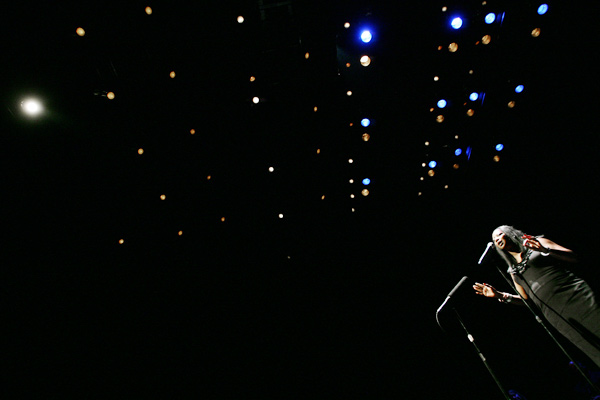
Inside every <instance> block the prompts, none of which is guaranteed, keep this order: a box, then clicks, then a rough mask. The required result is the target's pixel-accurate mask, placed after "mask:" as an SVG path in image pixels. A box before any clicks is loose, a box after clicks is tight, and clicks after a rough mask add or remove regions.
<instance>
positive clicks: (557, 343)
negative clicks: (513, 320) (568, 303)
mask: <svg viewBox="0 0 600 400" xmlns="http://www.w3.org/2000/svg"><path fill="white" fill-rule="evenodd" d="M494 265H495V266H496V269H497V270H498V272H499V273H500V275H502V277H503V278H504V279H505V280H506V282H507V283H508V285H509V286H510V287H511V288H512V289H513V290H514V291H515V293H517V294H518V295H519V297H520V298H521V301H522V302H523V304H525V305H526V306H527V308H528V309H529V311H531V313H532V314H533V316H534V317H535V320H536V321H537V322H538V323H539V324H540V325H541V326H542V327H543V328H544V330H545V331H546V332H547V333H548V335H550V337H551V338H552V340H553V341H554V343H556V345H557V346H558V347H559V348H560V349H561V350H562V352H563V353H564V354H565V355H566V356H567V358H568V359H569V360H570V361H571V363H572V364H573V365H574V366H575V368H576V369H577V371H579V373H580V374H581V376H583V378H584V379H585V380H586V382H587V383H588V384H589V385H590V386H591V387H592V388H593V389H594V390H595V391H596V393H598V394H600V388H598V386H596V385H595V384H594V383H593V382H592V381H591V380H590V378H589V377H588V376H587V375H586V373H585V372H584V371H583V370H582V369H581V367H579V365H578V363H576V362H575V361H573V357H571V355H570V354H569V353H568V352H567V350H566V349H565V348H564V347H563V345H562V344H560V342H559V341H558V339H556V337H555V336H554V335H553V334H552V332H551V331H550V329H548V327H547V326H546V324H544V321H543V320H542V319H541V318H540V317H539V316H538V315H537V313H536V312H535V310H534V309H533V308H532V307H531V304H529V303H528V302H527V301H525V299H524V298H523V296H522V295H521V293H520V292H519V291H518V290H517V288H516V287H515V285H514V282H512V281H511V280H510V279H508V278H507V277H506V275H505V274H504V273H503V272H502V270H501V269H500V267H499V266H498V263H496V262H494Z"/></svg>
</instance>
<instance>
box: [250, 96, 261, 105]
mask: <svg viewBox="0 0 600 400" xmlns="http://www.w3.org/2000/svg"><path fill="white" fill-rule="evenodd" d="M259 101H260V99H259V98H258V97H254V98H253V99H252V102H253V103H254V104H258V102H259Z"/></svg>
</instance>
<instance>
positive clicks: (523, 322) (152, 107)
mask: <svg viewBox="0 0 600 400" xmlns="http://www.w3.org/2000/svg"><path fill="white" fill-rule="evenodd" d="M179 3H181V4H179ZM147 5H150V6H152V7H153V11H154V12H153V14H152V15H146V14H145V12H144V8H145V7H146V6H147ZM442 5H448V6H449V7H450V8H451V9H452V10H454V9H464V10H466V12H470V13H472V14H477V15H480V14H481V13H483V12H484V11H482V10H485V8H484V7H483V6H481V4H480V3H475V2H473V3H461V4H456V5H454V6H453V5H452V4H442V3H439V4H438V3H433V2H431V3H430V2H428V4H427V5H414V4H411V5H409V4H406V5H390V4H384V2H377V1H370V2H368V1H367V2H343V3H342V2H340V3H339V4H336V3H328V4H321V3H320V2H312V1H304V2H303V1H297V2H292V10H293V11H292V13H291V14H290V13H289V12H288V11H286V8H285V7H279V8H277V7H275V8H273V9H268V10H267V14H266V18H265V20H264V21H262V22H261V19H260V12H259V11H260V8H259V4H258V3H255V2H252V1H247V2H241V1H239V2H224V3H223V4H221V3H210V4H201V3H199V2H195V3H193V4H192V3H184V2H175V3H174V2H164V3H156V4H145V3H141V2H138V1H135V2H131V3H129V2H128V4H121V3H107V2H95V3H89V4H85V3H77V4H69V3H62V4H46V3H43V4H36V3H23V2H19V3H18V4H16V3H15V4H12V5H9V6H7V7H6V8H5V10H4V12H3V19H4V23H3V28H2V29H3V32H2V35H3V36H2V37H3V40H2V41H3V43H4V46H3V47H4V50H3V53H4V58H3V62H2V67H1V68H2V70H3V71H2V93H3V108H2V120H3V122H2V124H3V126H2V145H1V149H2V150H1V151H2V158H1V159H2V175H3V179H2V183H3V194H2V198H3V204H4V206H3V209H4V211H5V212H4V213H3V222H4V223H3V226H4V231H5V234H6V239H5V241H4V243H5V246H4V248H5V255H6V262H5V263H4V265H3V267H2V275H3V278H2V302H3V305H4V306H5V309H6V311H7V312H6V315H7V317H6V319H5V331H6V332H7V333H9V335H8V337H9V339H8V340H7V341H6V350H7V355H8V357H7V358H6V360H7V362H6V364H7V365H8V366H9V368H10V369H11V370H12V371H13V373H14V379H12V382H13V383H16V385H10V386H8V387H7V390H9V391H11V392H12V391H14V393H16V394H18V397H21V398H22V397H40V396H43V397H45V398H64V397H66V396H69V395H74V396H77V397H80V398H140V397H161V398H162V397H165V396H170V397H179V398H186V397H192V396H193V397H200V398H298V397H302V398H349V397H356V398H436V397H438V398H446V397H447V398H467V399H471V398H473V399H476V398H477V399H479V398H502V396H501V394H500V392H499V390H498V388H497V387H496V385H495V384H494V381H493V380H492V378H491V377H490V375H489V374H488V373H487V370H486V369H485V367H484V365H483V364H482V363H481V361H480V360H479V358H478V357H477V355H476V354H475V352H474V350H473V348H472V346H471V345H470V344H469V342H468V341H467V339H466V337H465V334H464V333H463V332H462V331H461V330H460V327H459V326H458V325H457V324H456V318H455V316H454V315H453V313H452V308H453V307H456V309H457V310H459V311H460V312H461V315H462V316H463V317H464V320H465V323H466V325H467V326H468V327H469V329H471V333H472V334H473V335H474V336H475V337H476V339H477V343H478V345H479V346H480V348H481V350H482V351H483V352H484V354H485V355H486V356H487V358H488V360H489V362H490V364H491V366H492V368H493V369H494V371H495V372H496V373H497V375H498V377H499V379H500V380H501V381H502V383H503V385H504V386H505V387H506V388H507V389H515V390H519V391H521V392H522V393H524V394H525V395H526V396H527V397H528V398H529V399H549V398H561V399H564V398H577V394H576V392H575V391H574V390H573V387H574V386H575V384H576V382H577V380H578V378H577V376H576V375H575V374H574V373H573V372H572V371H571V370H570V369H569V368H568V360H567V359H566V358H565V357H564V356H563V355H562V354H561V353H560V352H559V350H558V348H557V347H556V346H555V345H554V344H553V343H552V342H551V341H550V339H549V338H548V336H547V335H546V334H545V333H544V332H543V330H542V329H541V328H540V327H539V326H538V325H537V324H536V323H535V321H534V320H533V318H532V317H531V316H530V315H529V314H528V313H527V311H526V310H525V309H517V308H512V307H507V306H503V305H500V304H497V303H496V302H494V301H490V300H488V301H486V300H487V299H480V298H476V297H475V296H474V295H472V294H471V293H470V284H471V283H472V282H474V281H486V282H490V283H492V284H494V285H495V286H497V287H498V288H499V289H501V290H508V286H507V285H506V283H505V282H504V281H503V280H502V278H501V277H500V275H499V274H498V272H497V271H496V270H495V268H494V267H493V265H492V264H487V265H485V266H482V267H477V266H476V263H477V260H478V258H479V256H480V255H481V252H482V251H483V250H484V249H485V246H486V244H487V243H488V241H489V238H490V235H491V232H492V230H493V229H494V228H495V227H496V226H498V225H501V224H512V225H515V226H517V227H519V228H521V229H523V230H525V231H527V232H528V233H532V234H545V235H546V236H547V237H550V238H552V239H553V240H555V241H556V242H558V243H560V244H562V245H564V246H566V247H569V248H572V249H574V250H576V251H577V252H578V253H579V254H580V256H581V258H582V263H581V265H580V266H578V267H577V272H578V274H579V275H581V276H583V277H585V278H586V279H588V280H589V281H590V282H591V283H594V282H595V281H597V280H598V278H597V273H596V271H595V270H594V267H595V260H594V250H595V246H596V243H595V242H596V239H595V227H596V225H597V221H598V210H597V203H598V192H597V190H596V184H597V174H598V172H599V171H598V160H597V148H598V147H597V144H598V140H597V128H596V119H597V115H596V114H597V110H596V108H597V106H596V105H597V101H596V94H597V92H598V83H597V79H596V76H595V75H596V69H597V66H598V63H597V51H598V50H597V49H598V44H599V43H598V38H597V35H596V32H595V30H594V26H595V25H594V20H593V16H594V13H593V11H594V10H593V9H591V8H590V6H589V5H588V6H585V7H583V6H581V5H577V6H576V5H575V4H568V5H567V4H553V3H552V4H550V12H549V13H548V15H547V16H545V18H546V19H536V15H535V10H536V8H537V4H534V3H529V2H523V3H522V4H520V6H519V7H516V6H514V5H511V4H504V3H501V2H499V3H492V2H489V4H488V6H487V7H490V8H492V7H496V9H507V10H509V11H511V10H512V11H514V14H510V12H509V11H507V19H506V21H505V23H504V26H503V29H504V30H502V31H499V32H498V33H497V35H496V36H494V40H497V43H498V45H497V46H496V47H491V46H493V45H496V41H493V42H492V44H490V49H491V50H489V51H488V50H486V52H483V51H482V52H481V53H477V52H476V51H475V50H473V49H474V48H476V47H474V46H472V45H471V44H469V45H467V44H465V46H464V48H465V51H464V53H462V52H461V51H459V52H458V53H457V54H456V57H454V58H451V55H449V53H448V52H447V51H446V50H445V47H446V46H447V44H448V43H450V42H451V41H454V40H455V39H456V41H457V42H458V43H459V46H461V45H462V43H472V42H473V40H471V39H472V37H476V36H478V35H479V32H478V31H476V29H475V28H471V30H470V31H469V30H466V28H468V27H466V28H465V32H471V33H464V34H457V33H453V32H450V31H449V30H448V29H447V28H446V26H445V21H446V19H447V14H443V13H441V11H440V10H441V7H442ZM453 7H455V8H453ZM527 7H529V8H527ZM594 7H595V8H597V6H594ZM525 9H529V11H530V12H529V13H527V12H524V11H523V10H525ZM237 15H244V16H246V21H245V22H244V24H237V23H236V22H235V19H236V17H237ZM513 15H514V16H515V17H514V18H513V19H511V17H512V16H513ZM517 15H518V16H519V17H518V18H517V17H516V16H517ZM346 20H351V21H352V22H353V24H354V22H355V21H356V23H357V24H358V23H359V22H361V21H366V20H368V21H371V22H372V23H373V24H374V25H376V26H377V29H378V32H377V36H376V38H377V40H376V41H375V43H374V44H373V47H372V48H371V50H369V51H372V52H373V53H372V54H374V55H373V59H374V63H373V65H372V66H371V67H369V68H371V70H369V72H367V71H368V69H361V68H362V67H359V68H355V67H353V68H350V69H345V67H344V66H343V62H342V61H341V60H342V59H343V58H344V57H346V56H347V57H349V59H351V58H352V57H353V54H354V55H356V54H358V53H359V52H360V50H361V48H360V46H357V45H356V44H353V39H352V38H349V35H350V33H348V32H347V31H345V30H344V29H343V28H342V24H343V23H344V22H345V21H346ZM537 22H539V23H542V24H543V27H542V35H541V36H540V38H537V39H535V40H534V39H532V38H531V36H530V35H529V32H530V31H531V29H532V28H533V27H535V23H537ZM78 26H82V27H84V28H85V29H86V35H85V36H84V37H78V36H77V35H76V34H75V29H76V28H77V27H78ZM353 27H354V25H353ZM452 35H459V36H452ZM460 35H464V36H460ZM469 35H472V37H471V36H469ZM299 38H300V40H299ZM461 40H462V41H461ZM440 44H443V45H444V50H443V51H442V52H438V51H437V50H436V48H437V46H438V45H440ZM468 46H471V47H468ZM459 48H460V50H462V49H463V48H462V47H459ZM469 49H471V50H469ZM477 49H478V48H477ZM470 51H471V53H470ZM305 52H310V58H309V59H308V60H306V59H304V53H305ZM442 53H443V54H442ZM473 65H475V67H473ZM470 68H475V69H476V71H477V72H478V71H480V70H481V71H484V72H485V73H482V74H481V75H482V77H479V78H477V79H479V82H481V85H482V87H484V88H485V89H486V90H487V91H488V100H486V101H487V103H485V107H482V108H481V113H480V114H479V113H478V114H477V116H476V117H477V118H479V119H476V120H474V121H475V122H472V121H471V120H469V122H460V123H459V122H456V124H457V125H452V124H453V122H452V121H453V116H454V115H455V119H454V121H459V118H460V117H459V116H458V114H459V112H458V111H456V112H455V113H456V114H452V113H453V112H454V111H452V109H450V110H449V111H447V112H448V123H447V125H448V126H450V128H448V130H449V131H451V130H452V129H454V128H453V127H456V126H459V127H460V129H461V130H462V131H463V132H464V133H465V136H466V137H467V139H468V140H470V143H472V146H473V156H472V159H471V160H470V161H469V163H468V168H466V171H465V172H464V173H462V175H457V176H455V177H453V178H448V179H449V181H448V182H450V187H449V189H448V190H444V189H442V187H443V184H444V181H443V180H442V178H440V179H439V180H438V181H436V180H429V181H427V183H425V184H422V183H421V182H420V181H419V177H420V176H421V174H423V170H422V169H420V164H421V163H422V162H424V161H426V160H427V157H428V156H426V155H425V150H424V148H423V142H424V141H425V140H431V139H430V136H432V135H433V136H434V135H435V134H436V133H432V132H437V131H436V130H438V131H439V130H440V129H446V128H440V127H439V126H438V125H439V124H436V123H435V122H434V119H435V116H434V115H433V114H431V113H430V112H429V107H432V106H434V105H435V102H436V101H437V99H438V97H436V96H438V95H439V92H438V91H439V89H436V87H435V86H434V83H433V82H432V77H433V75H435V74H443V76H448V77H457V76H460V73H464V71H467V70H468V69H470ZM477 68H479V69H477ZM172 70H173V71H175V72H176V74H177V75H176V77H175V79H171V78H169V72H170V71H172ZM455 71H462V72H456V74H455ZM338 72H339V73H340V74H339V75H338ZM369 73H370V75H369ZM486 73H487V74H486ZM250 75H256V76H257V78H258V79H257V81H256V82H255V83H252V84H251V83H250V82H249V81H248V78H249V76H250ZM457 79H458V80H455V81H453V82H454V83H452V82H451V83H450V84H449V86H446V87H445V88H446V89H444V90H446V92H452V90H454V92H456V91H460V90H463V89H464V88H463V87H461V85H462V84H461V81H460V79H461V78H457ZM464 79H467V78H464ZM518 79H521V80H525V81H526V82H527V85H526V91H525V92H524V94H523V97H522V100H521V99H519V100H517V107H515V109H513V110H510V111H509V109H508V108H507V107H506V105H505V102H504V100H502V99H503V98H502V96H501V94H502V93H503V91H506V88H507V87H508V88H511V87H512V86H511V85H512V80H518ZM444 84H445V83H444ZM253 85H254V86H253ZM452 85H454V86H452ZM348 87H352V88H353V90H354V91H355V95H354V99H352V100H350V99H348V98H347V97H346V96H345V92H346V90H347V88H348ZM444 90H441V92H443V91H444ZM106 91H114V92H115V94H116V97H115V99H114V100H112V101H109V100H107V99H106V97H103V96H102V93H103V92H106ZM29 93H31V94H35V95H38V96H41V97H42V99H43V100H44V102H45V106H46V108H47V110H48V111H47V112H46V114H45V115H44V116H42V117H41V118H38V119H33V120H32V119H28V118H26V117H24V116H23V115H22V114H21V112H20V109H19V103H20V101H21V100H20V99H21V97H22V96H23V95H25V94H29ZM255 95H258V96H260V97H261V103H260V104H258V105H254V104H252V102H251V99H252V97H253V96H255ZM494 95H496V100H494ZM315 105H317V106H318V107H319V111H318V112H316V113H315V112H313V107H314V106H315ZM365 114H367V115H370V116H371V115H373V116H375V121H376V124H375V126H374V127H372V128H371V129H372V130H371V136H372V140H371V141H370V142H368V144H365V143H363V142H362V141H361V140H360V135H361V133H360V132H359V130H358V129H356V128H349V127H348V124H349V122H354V124H355V125H358V122H359V121H360V118H362V117H363V116H364V115H365ZM460 114H461V115H462V112H460ZM462 118H463V120H465V121H466V120H467V119H465V118H464V117H462ZM432 119H433V120H432ZM192 128H194V129H195V130H196V132H197V133H196V134H195V135H190V134H189V130H190V129H192ZM354 138H357V139H354ZM497 139H499V140H502V141H505V143H507V146H506V149H505V150H504V153H502V154H501V157H502V158H501V162H500V163H494V162H491V161H490V159H491V155H493V154H492V153H490V154H487V153H486V150H484V149H485V146H486V145H487V144H488V142H489V144H495V142H494V141H495V140H497ZM436 143H438V142H436ZM366 146H369V147H366ZM138 148H144V154H143V155H141V156H140V155H138V154H137V149H138ZM316 149H321V153H320V154H317V152H316ZM348 158H356V159H357V162H356V163H355V164H356V165H349V164H348V162H347V160H348ZM270 166H275V167H276V170H275V172H274V173H269V172H268V171H267V169H268V167H270ZM448 169H449V168H448ZM209 175H210V176H211V179H210V180H208V179H207V176H209ZM440 175H442V176H443V174H442V173H440ZM363 176H369V177H370V178H371V179H372V182H373V183H372V184H371V186H369V189H370V190H371V194H370V195H369V196H367V197H363V196H361V195H360V194H359V190H356V189H351V187H350V185H349V184H348V183H347V182H348V179H349V178H354V179H355V180H357V181H359V180H360V179H359V177H360V178H362V177H363ZM430 182H433V183H430ZM354 185H355V187H356V186H358V184H354ZM353 190H354V192H353ZM419 191H421V192H422V193H423V195H422V196H417V193H418V192H419ZM350 193H355V194H356V196H357V198H355V199H353V200H352V199H350V197H349V195H350ZM161 194H166V196H167V199H166V200H165V201H161V200H160V199H159V196H160V195H161ZM322 195H325V200H321V196H322ZM352 207H354V208H355V212H352V211H351V208H352ZM279 213H283V214H284V218H282V219H280V218H278V217H277V216H278V214H279ZM221 217H225V222H221ZM180 230H181V231H183V235H181V236H179V235H177V232H178V231H180ZM119 239H124V240H125V242H124V244H123V245H119V244H118V240H119ZM464 275H468V276H469V277H470V279H469V280H468V282H467V284H466V285H465V287H464V288H462V289H461V290H460V291H459V292H458V294H457V295H456V298H455V299H453V301H452V303H450V304H449V305H448V306H447V307H446V308H445V309H444V311H443V312H442V313H441V315H440V322H441V323H442V324H443V325H444V327H445V328H446V332H443V331H442V330H441V329H440V328H439V327H438V325H437V323H436V319H435V315H434V314H435V310H436V309H437V308H438V307H439V305H440V304H441V303H442V302H443V300H444V298H445V296H446V294H447V293H448V292H449V291H450V290H451V289H452V288H453V287H454V285H455V284H456V283H457V282H458V281H459V280H460V278H461V277H462V276H464ZM563 344H564V345H565V346H566V347H567V348H568V349H569V350H571V351H573V354H574V355H575V356H576V358H577V359H578V360H582V361H584V362H587V361H586V359H585V357H584V356H582V355H580V354H579V353H578V352H577V350H575V349H571V348H570V347H569V346H570V345H569V344H568V343H563ZM581 398H585V397H581Z"/></svg>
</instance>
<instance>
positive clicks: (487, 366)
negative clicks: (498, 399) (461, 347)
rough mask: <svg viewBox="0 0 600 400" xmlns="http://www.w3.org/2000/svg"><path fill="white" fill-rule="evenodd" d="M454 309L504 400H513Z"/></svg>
mask: <svg viewBox="0 0 600 400" xmlns="http://www.w3.org/2000/svg"><path fill="white" fill-rule="evenodd" d="M452 309H453V310H454V312H455V313H456V317H457V318H458V322H460V325H461V326H462V327H463V329H464V330H465V332H466V333H467V338H468V339H469V341H470V342H471V344H473V347H475V351H476V352H477V355H478V356H479V358H481V361H482V362H483V364H484V365H485V367H486V368H487V370H488V372H489V373H490V375H491V376H492V378H493V379H494V382H496V385H498V388H499V389H500V391H501V392H502V394H503V395H504V398H505V399H507V400H511V397H510V396H509V395H508V394H507V393H506V390H504V388H503V387H502V384H501V383H500V380H498V378H497V377H496V374H494V371H492V368H491V367H490V365H489V364H488V362H487V358H485V356H484V355H483V353H482V352H481V350H479V346H477V343H475V338H474V337H473V335H471V333H470V332H469V330H468V329H467V327H466V326H465V324H464V322H463V320H462V318H461V317H460V314H459V313H458V311H457V310H456V308H452Z"/></svg>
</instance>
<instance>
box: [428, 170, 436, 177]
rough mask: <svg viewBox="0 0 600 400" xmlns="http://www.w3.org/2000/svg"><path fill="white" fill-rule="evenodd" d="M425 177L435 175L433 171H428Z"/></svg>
mask: <svg viewBox="0 0 600 400" xmlns="http://www.w3.org/2000/svg"><path fill="white" fill-rule="evenodd" d="M427 175H429V176H431V177H433V176H434V175H435V171H434V170H432V169H430V170H429V171H427Z"/></svg>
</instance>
